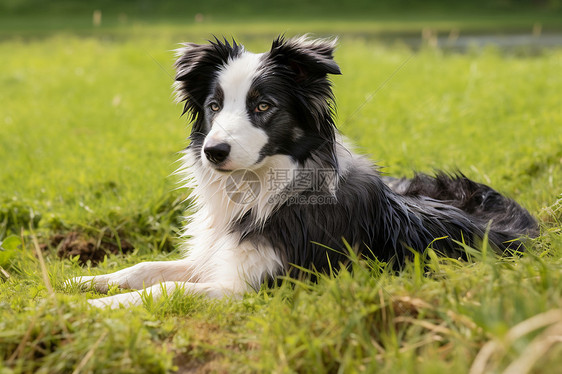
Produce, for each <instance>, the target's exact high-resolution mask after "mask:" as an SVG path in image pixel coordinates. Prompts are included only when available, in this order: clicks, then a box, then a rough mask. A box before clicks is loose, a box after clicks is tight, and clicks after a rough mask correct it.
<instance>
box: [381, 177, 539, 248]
mask: <svg viewBox="0 0 562 374" xmlns="http://www.w3.org/2000/svg"><path fill="white" fill-rule="evenodd" d="M383 179H384V181H385V183H386V184H387V185H388V186H389V187H390V188H391V189H392V190H393V191H394V192H396V193H397V194H400V195H403V196H408V197H422V196H424V197H429V198H431V199H435V200H438V201H440V202H442V203H445V204H447V205H451V206H454V207H456V208H458V209H460V210H462V211H464V212H466V213H467V214H469V215H470V216H472V217H474V218H475V219H476V220H477V221H484V222H490V232H491V234H493V235H494V236H497V237H498V238H503V239H505V240H506V241H512V240H514V239H518V238H520V237H523V236H528V237H536V236H538V234H539V227H538V224H537V221H536V220H535V219H534V218H533V216H531V214H530V213H529V212H528V211H527V210H526V209H525V208H523V207H522V206H521V205H519V204H518V203H517V202H515V201H514V200H512V199H509V198H507V197H505V196H503V195H501V194H500V193H498V192H497V191H495V190H494V189H492V188H491V187H489V186H486V185H484V184H481V183H476V182H474V181H471V180H470V179H468V178H467V177H465V176H464V175H463V174H461V173H457V174H455V175H448V174H445V173H442V172H440V173H438V174H437V175H436V176H435V177H432V176H429V175H427V174H417V175H416V176H415V177H414V178H413V179H406V178H401V179H396V178H389V177H384V178H383ZM519 244H520V243H519V242H513V245H510V244H509V243H508V244H504V245H503V246H500V247H504V248H509V247H510V248H513V247H515V246H516V245H517V246H518V245H519Z"/></svg>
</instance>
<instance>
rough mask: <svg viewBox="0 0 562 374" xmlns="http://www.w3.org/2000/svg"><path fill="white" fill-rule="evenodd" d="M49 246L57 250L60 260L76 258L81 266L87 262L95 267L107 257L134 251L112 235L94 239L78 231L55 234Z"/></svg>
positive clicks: (127, 244) (129, 244)
mask: <svg viewBox="0 0 562 374" xmlns="http://www.w3.org/2000/svg"><path fill="white" fill-rule="evenodd" d="M50 245H51V246H52V247H55V248H56V249H57V255H58V256H59V257H60V258H73V257H75V256H78V261H79V263H80V264H82V265H84V264H86V263H87V262H88V261H90V263H91V264H92V265H96V264H97V263H99V262H101V261H103V259H104V257H105V256H107V255H110V254H126V253H129V252H132V251H133V249H134V247H133V245H132V244H131V243H129V242H128V241H127V240H124V239H122V238H119V239H118V238H116V237H115V235H113V234H112V233H110V234H103V235H101V236H100V237H99V238H97V239H96V238H92V237H89V236H87V235H86V234H84V233H81V232H78V231H70V232H68V233H65V234H56V235H54V236H52V237H51V238H50ZM45 247H46V245H45Z"/></svg>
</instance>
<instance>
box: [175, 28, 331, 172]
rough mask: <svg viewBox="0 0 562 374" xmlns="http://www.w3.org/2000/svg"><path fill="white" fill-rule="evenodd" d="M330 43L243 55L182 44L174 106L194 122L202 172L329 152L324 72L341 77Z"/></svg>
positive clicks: (277, 45) (295, 43) (225, 47)
mask: <svg viewBox="0 0 562 374" xmlns="http://www.w3.org/2000/svg"><path fill="white" fill-rule="evenodd" d="M334 48H335V41H326V40H309V39H306V38H304V37H301V38H294V39H289V40H285V39H284V38H283V37H279V38H277V39H276V40H275V41H274V42H273V45H272V47H271V50H270V51H269V52H266V53H262V54H253V53H250V52H247V51H246V50H245V49H244V47H243V46H241V45H239V44H237V43H236V42H234V41H233V42H232V43H229V42H228V41H226V40H224V41H220V40H218V39H216V40H215V41H213V42H210V43H209V44H204V45H198V44H192V43H187V44H184V47H183V48H181V49H180V50H179V58H178V60H177V61H176V64H175V66H176V69H177V75H176V83H175V89H176V92H177V98H178V101H183V102H185V106H184V113H186V112H189V113H190V114H191V118H192V121H193V127H192V131H191V136H190V139H191V145H190V147H191V148H192V149H193V150H194V151H195V152H196V157H198V158H199V159H200V160H201V162H202V163H203V165H204V166H206V167H210V168H214V169H216V170H219V171H231V170H235V169H241V168H247V169H255V168H258V167H261V166H263V165H264V164H266V163H267V160H268V157H270V156H274V155H280V154H281V155H287V156H289V157H291V158H292V159H293V160H294V161H295V162H304V161H305V160H306V159H307V158H308V157H310V155H311V152H312V151H314V150H318V149H320V148H326V149H332V148H333V143H334V136H335V129H334V123H333V119H332V116H333V113H332V112H333V110H332V109H333V108H332V103H333V96H332V90H331V84H330V81H329V80H328V78H327V75H328V74H340V69H339V67H338V65H337V64H336V63H335V62H334V60H333V51H334Z"/></svg>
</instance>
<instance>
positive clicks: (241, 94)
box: [201, 52, 267, 170]
mask: <svg viewBox="0 0 562 374" xmlns="http://www.w3.org/2000/svg"><path fill="white" fill-rule="evenodd" d="M260 66H261V55H257V54H253V53H249V52H244V53H243V54H242V55H241V56H240V57H238V58H236V59H234V60H230V61H229V62H228V63H227V64H226V65H225V66H224V68H223V69H222V70H221V72H220V73H219V76H218V83H219V85H220V87H221V88H222V90H223V92H224V102H223V107H222V108H221V111H220V112H219V113H218V114H217V116H216V117H215V118H214V120H213V123H212V126H211V131H210V132H209V134H208V135H207V137H206V138H205V143H204V145H203V148H202V149H201V159H202V160H203V163H204V164H205V165H208V166H211V165H210V163H209V162H208V161H207V159H206V158H205V155H204V153H203V149H204V148H205V146H206V145H208V144H212V143H214V144H218V143H228V144H229V145H230V147H231V150H230V155H229V157H228V159H227V161H226V162H225V163H224V165H221V169H224V170H236V169H241V168H248V167H251V166H252V165H254V164H255V163H256V162H257V161H258V159H259V156H260V151H261V149H262V148H263V146H264V145H265V144H266V143H267V134H266V133H265V131H263V130H262V129H259V128H257V127H255V126H253V125H252V123H251V122H250V118H248V113H247V110H246V97H247V96H248V91H249V90H250V87H251V85H252V82H253V80H254V79H255V77H256V76H257V75H258V74H259V72H260Z"/></svg>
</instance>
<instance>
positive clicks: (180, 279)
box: [71, 37, 538, 307]
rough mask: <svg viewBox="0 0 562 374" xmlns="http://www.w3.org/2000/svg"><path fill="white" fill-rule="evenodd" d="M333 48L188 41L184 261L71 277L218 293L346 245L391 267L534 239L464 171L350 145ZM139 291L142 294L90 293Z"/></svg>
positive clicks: (180, 66)
mask: <svg viewBox="0 0 562 374" xmlns="http://www.w3.org/2000/svg"><path fill="white" fill-rule="evenodd" d="M335 44H336V43H335V41H333V40H310V39H308V38H306V37H298V38H293V39H288V40H286V39H285V38H283V37H279V38H277V39H276V40H275V41H274V42H273V44H272V47H271V50H270V51H268V52H266V53H262V54H254V53H250V52H248V51H246V50H245V49H244V47H243V46H242V45H239V44H237V43H236V42H235V41H232V42H228V41H227V40H226V39H225V40H224V41H220V40H218V39H216V40H215V41H212V42H210V43H209V44H205V45H198V44H192V43H186V44H184V45H183V48H181V49H180V50H179V53H178V59H177V61H176V63H175V67H176V69H177V75H176V78H175V80H176V82H175V83H174V86H175V90H176V94H177V100H178V102H184V103H185V106H184V111H183V114H185V113H189V114H190V115H191V120H192V122H193V126H192V130H191V135H190V144H189V146H188V148H187V149H186V150H185V152H184V155H183V157H182V165H183V166H182V167H181V168H180V170H179V173H181V174H182V175H183V180H182V183H184V184H185V185H186V187H188V188H190V189H191V195H192V197H193V200H194V207H193V209H194V210H195V213H193V215H192V216H191V218H190V222H189V224H188V225H187V226H188V227H187V228H186V230H185V233H184V234H183V237H184V239H185V244H184V246H185V256H184V258H183V259H180V260H176V261H161V262H144V263H140V264H137V265H135V266H132V267H130V268H127V269H123V270H120V271H117V272H115V273H112V274H107V275H97V276H83V277H78V278H74V279H73V280H71V282H74V283H78V284H80V285H82V286H88V285H90V286H93V287H94V288H95V289H97V290H98V291H101V292H106V291H107V290H108V288H109V286H118V287H122V288H130V289H136V290H141V289H144V291H146V292H147V293H146V295H149V296H151V297H153V298H155V299H156V298H158V297H159V296H160V295H162V294H163V293H168V294H170V293H172V292H173V291H174V290H176V289H181V290H183V292H186V293H197V294H205V295H208V296H210V297H223V296H228V295H241V294H243V293H245V292H248V291H250V290H255V289H259V287H260V285H261V284H262V283H263V282H271V281H272V280H275V279H276V278H277V277H278V276H280V275H290V276H296V275H298V273H299V270H298V269H299V268H300V269H303V268H305V269H317V270H319V271H325V270H328V269H329V267H330V266H338V264H345V263H346V262H347V261H348V256H349V251H348V250H349V249H352V250H353V251H355V252H356V253H357V254H358V255H360V256H364V257H368V258H376V259H378V260H379V261H383V262H392V264H393V265H394V267H395V268H396V269H400V268H401V266H402V265H403V264H404V262H405V261H406V260H408V259H409V258H410V257H411V256H412V250H415V251H418V252H423V251H424V250H426V248H428V247H431V248H433V249H434V250H435V251H437V252H438V253H440V254H442V255H445V256H451V257H463V255H464V254H465V252H464V251H463V250H462V248H461V247H462V246H461V245H460V244H459V243H466V244H467V245H478V242H479V241H480V240H482V239H483V238H486V237H487V239H488V241H489V242H490V245H491V246H492V247H493V248H494V249H495V250H497V251H498V252H500V253H501V252H504V251H506V250H514V251H516V250H519V249H520V247H521V246H522V244H523V243H522V241H521V239H520V238H522V237H525V236H531V237H532V236H536V235H537V233H538V227H537V223H536V221H535V220H534V218H533V217H532V216H531V215H530V214H529V213H528V212H527V211H526V210H525V209H524V208H522V207H521V206H520V205H518V204H517V203H516V202H515V201H513V200H510V199H508V198H506V197H504V196H502V195H500V194H499V193H498V192H496V191H494V190H493V189H491V188H490V187H488V186H485V185H482V184H479V183H475V182H473V181H471V180H469V179H467V178H466V177H464V176H463V175H462V174H460V173H458V174H455V175H448V174H445V173H438V174H437V175H436V176H428V175H424V174H417V175H416V176H415V177H414V178H413V179H411V180H408V179H394V178H388V177H382V176H381V174H380V172H379V171H378V170H377V168H376V167H374V165H372V163H371V162H370V161H369V160H368V159H367V158H365V157H362V156H360V155H357V154H356V153H354V152H353V150H352V149H351V148H350V147H349V146H348V145H346V141H345V139H343V138H342V136H341V135H339V133H338V132H337V130H336V127H335V124H334V96H333V93H332V89H331V83H330V80H329V79H328V74H340V68H339V67H338V65H337V64H336V62H335V61H334V60H333V52H334V48H335ZM142 298H143V295H142V292H140V291H137V292H131V293H124V294H118V295H115V296H110V297H104V298H99V299H92V300H89V302H90V303H91V304H93V305H95V306H100V307H103V306H109V307H118V306H119V305H125V306H126V305H138V304H142Z"/></svg>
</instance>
